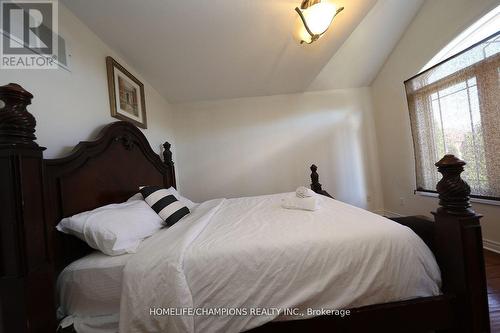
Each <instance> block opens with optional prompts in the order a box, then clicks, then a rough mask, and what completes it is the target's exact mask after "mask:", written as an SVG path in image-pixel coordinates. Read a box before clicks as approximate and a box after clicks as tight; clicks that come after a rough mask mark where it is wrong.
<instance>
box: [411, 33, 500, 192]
mask: <svg viewBox="0 0 500 333" xmlns="http://www.w3.org/2000/svg"><path fill="white" fill-rule="evenodd" d="M499 34H500V32H497V33H496V34H494V35H493V36H491V37H489V38H486V39H485V40H483V41H481V42H479V43H477V44H476V45H474V46H472V47H470V48H468V49H466V50H464V51H463V52H461V53H459V54H457V55H455V56H453V57H451V58H448V59H447V60H444V61H442V62H441V63H439V64H437V65H436V66H434V67H432V68H430V69H428V70H426V71H424V72H422V73H420V74H418V75H416V76H415V77H413V78H411V79H409V80H407V81H406V82H405V87H406V94H407V99H408V108H409V112H410V121H411V130H412V135H413V143H414V148H415V168H416V185H417V190H418V191H427V192H435V188H436V184H437V182H438V181H439V179H440V175H439V174H438V173H437V171H436V168H435V167H434V163H435V162H436V161H438V160H439V159H440V158H441V157H443V155H444V154H454V155H456V156H458V157H459V158H461V159H463V160H464V161H466V162H467V166H466V167H465V172H464V173H463V174H462V176H463V178H464V179H465V180H466V181H467V182H468V183H469V185H470V186H471V194H472V197H478V198H484V199H493V200H500V35H499Z"/></svg>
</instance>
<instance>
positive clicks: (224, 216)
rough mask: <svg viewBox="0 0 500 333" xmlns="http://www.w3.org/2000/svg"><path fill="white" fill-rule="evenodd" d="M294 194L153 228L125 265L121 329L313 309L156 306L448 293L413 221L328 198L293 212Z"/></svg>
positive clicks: (218, 322)
mask: <svg viewBox="0 0 500 333" xmlns="http://www.w3.org/2000/svg"><path fill="white" fill-rule="evenodd" d="M286 195H289V194H286V193H285V194H278V195H271V196H260V197H250V198H239V199H229V200H227V199H217V200H211V201H207V202H204V203H202V204H201V205H200V206H198V207H197V209H196V210H195V211H194V212H192V213H191V214H190V215H188V216H186V217H185V218H184V219H183V220H182V221H180V222H179V223H177V224H176V225H174V226H173V227H171V228H170V229H168V230H161V231H159V232H158V233H156V234H155V235H153V236H152V237H151V239H150V240H149V242H148V244H147V245H145V246H144V247H143V248H142V249H141V250H140V251H139V252H138V253H137V254H135V255H134V257H132V258H131V259H130V261H129V262H128V263H127V265H126V267H125V269H124V275H123V289H122V298H121V309H120V332H122V333H130V332H240V331H244V330H248V329H250V328H253V327H256V326H260V325H262V324H264V323H266V322H268V321H271V320H284V319H305V318H308V317H311V316H314V315H307V314H305V315H299V316H288V317H283V316H280V315H279V314H278V313H271V314H267V315H260V316H230V315H226V316H189V315H187V316H168V315H162V316H156V315H151V314H150V311H151V309H155V308H162V309H167V310H168V309H169V308H178V309H179V308H188V309H189V308H190V309H193V308H205V309H208V308H209V309H214V308H227V309H228V308H233V309H234V308H239V309H251V308H265V309H270V308H281V309H284V308H295V307H298V308H300V309H301V311H306V309H307V308H314V309H322V308H323V309H347V308H352V307H358V306H363V305H369V304H375V303H384V302H391V301H398V300H404V299H409V298H414V297H424V296H433V295H438V294H439V293H440V283H441V281H440V271H439V267H438V266H437V263H436V261H435V259H434V256H433V254H432V253H431V251H430V250H429V249H428V248H427V246H426V245H425V244H424V243H423V241H422V240H421V239H420V238H419V237H418V236H417V235H416V234H415V233H414V232H413V231H411V230H410V229H409V228H407V227H404V226H402V225H399V224H397V223H395V222H393V221H390V220H388V219H386V218H383V217H381V216H379V215H376V214H373V213H370V212H368V211H365V210H362V209H359V208H356V207H353V206H350V205H347V204H344V203H342V202H339V201H336V200H332V199H328V198H323V199H322V203H321V205H322V208H321V209H319V210H317V211H314V212H308V211H299V210H286V209H283V208H281V206H280V204H281V199H282V198H283V197H284V196H286Z"/></svg>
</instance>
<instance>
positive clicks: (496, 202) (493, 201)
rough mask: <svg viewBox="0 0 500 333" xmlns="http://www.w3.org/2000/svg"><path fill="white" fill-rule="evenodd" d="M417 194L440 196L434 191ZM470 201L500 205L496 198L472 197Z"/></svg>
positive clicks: (418, 193) (417, 192)
mask: <svg viewBox="0 0 500 333" xmlns="http://www.w3.org/2000/svg"><path fill="white" fill-rule="evenodd" d="M415 194H417V195H421V196H424V197H433V198H437V197H438V194H437V193H432V192H421V191H415ZM470 201H471V202H474V203H480V204H485V205H492V206H500V201H496V200H488V199H479V198H470Z"/></svg>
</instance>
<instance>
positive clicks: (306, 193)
mask: <svg viewBox="0 0 500 333" xmlns="http://www.w3.org/2000/svg"><path fill="white" fill-rule="evenodd" d="M295 194H297V197H298V198H309V197H314V196H316V192H314V191H313V190H311V189H310V188H307V187H305V186H299V187H297V189H296V190H295Z"/></svg>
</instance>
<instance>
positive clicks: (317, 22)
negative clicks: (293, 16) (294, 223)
mask: <svg viewBox="0 0 500 333" xmlns="http://www.w3.org/2000/svg"><path fill="white" fill-rule="evenodd" d="M342 10H344V7H340V8H339V9H337V6H335V5H334V4H333V3H330V2H329V1H328V0H323V1H321V0H303V1H302V4H301V5H300V8H299V7H296V8H295V11H296V12H297V13H298V14H299V17H300V19H301V20H302V23H303V25H304V27H303V29H302V30H303V31H301V32H300V39H301V41H300V44H303V43H306V44H312V43H313V42H315V41H317V40H318V39H319V38H320V37H321V36H322V35H323V34H324V33H325V32H326V31H327V30H328V28H329V27H330V24H332V22H333V19H334V18H335V16H337V14H338V13H340V12H341V11H342Z"/></svg>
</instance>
